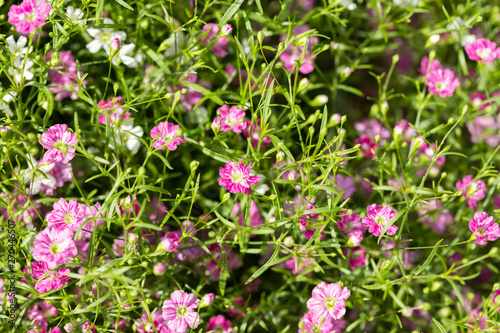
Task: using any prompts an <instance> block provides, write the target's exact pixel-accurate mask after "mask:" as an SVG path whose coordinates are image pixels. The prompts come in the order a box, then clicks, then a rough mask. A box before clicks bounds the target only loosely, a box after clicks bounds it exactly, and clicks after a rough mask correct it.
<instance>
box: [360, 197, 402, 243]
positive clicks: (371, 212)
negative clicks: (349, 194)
mask: <svg viewBox="0 0 500 333" xmlns="http://www.w3.org/2000/svg"><path fill="white" fill-rule="evenodd" d="M396 213H397V211H396V210H392V208H391V206H384V207H382V206H380V205H377V204H373V205H370V206H368V207H367V208H366V214H367V217H363V219H362V223H363V225H364V226H365V227H370V229H368V232H371V233H372V234H373V235H375V236H380V232H382V230H383V229H384V227H385V226H386V224H387V222H389V220H390V219H391V218H392V217H393V216H394V215H396ZM397 230H398V227H396V226H395V225H394V224H393V225H391V226H390V227H389V229H387V234H388V235H394V234H395V233H396V231H397Z"/></svg>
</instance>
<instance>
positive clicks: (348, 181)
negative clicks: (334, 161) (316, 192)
mask: <svg viewBox="0 0 500 333" xmlns="http://www.w3.org/2000/svg"><path fill="white" fill-rule="evenodd" d="M335 183H336V186H335V189H336V190H337V191H338V192H340V191H342V190H344V193H343V194H342V200H346V199H349V198H350V197H352V195H353V194H354V192H355V191H356V185H355V184H354V179H352V178H351V177H350V176H347V175H345V176H343V175H341V174H336V175H335Z"/></svg>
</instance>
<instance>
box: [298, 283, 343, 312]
mask: <svg viewBox="0 0 500 333" xmlns="http://www.w3.org/2000/svg"><path fill="white" fill-rule="evenodd" d="M349 295H351V292H350V291H349V289H347V288H345V287H344V288H342V287H341V286H340V285H339V284H337V283H330V284H326V283H325V282H321V283H320V284H318V285H317V286H316V287H314V289H313V291H312V297H311V298H310V299H309V300H308V301H307V308H308V309H309V311H310V312H312V313H313V316H314V317H317V318H325V319H326V318H327V317H328V316H330V317H331V318H333V319H340V318H342V317H343V316H344V314H345V301H346V300H347V298H348V297H349Z"/></svg>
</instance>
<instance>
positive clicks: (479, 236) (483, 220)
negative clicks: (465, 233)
mask: <svg viewBox="0 0 500 333" xmlns="http://www.w3.org/2000/svg"><path fill="white" fill-rule="evenodd" d="M469 229H470V231H472V232H473V233H474V235H475V236H476V241H477V243H478V244H479V245H486V241H487V240H489V241H494V240H497V239H498V238H499V237H500V228H499V227H498V223H495V221H494V219H493V216H488V214H486V213H485V212H476V213H475V214H474V217H473V218H472V219H471V220H470V222H469Z"/></svg>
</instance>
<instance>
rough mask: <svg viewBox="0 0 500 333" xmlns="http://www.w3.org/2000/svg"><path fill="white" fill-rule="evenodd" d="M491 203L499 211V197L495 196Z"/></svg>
mask: <svg viewBox="0 0 500 333" xmlns="http://www.w3.org/2000/svg"><path fill="white" fill-rule="evenodd" d="M492 202H493V205H495V207H497V208H498V209H500V195H497V196H496V197H494V198H493V200H492Z"/></svg>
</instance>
